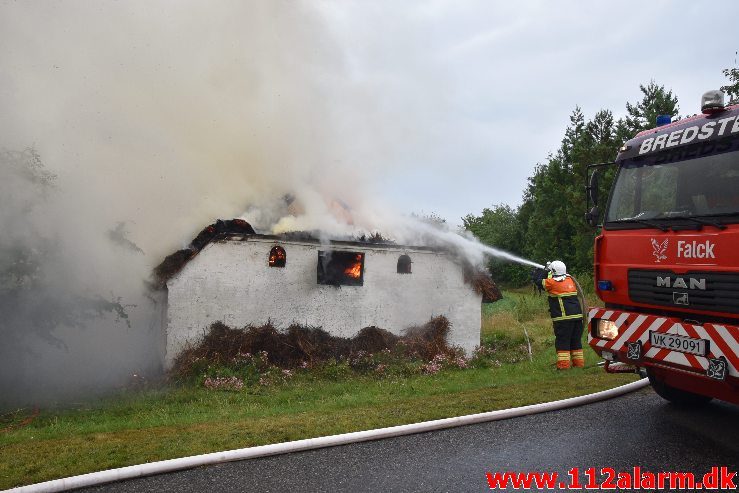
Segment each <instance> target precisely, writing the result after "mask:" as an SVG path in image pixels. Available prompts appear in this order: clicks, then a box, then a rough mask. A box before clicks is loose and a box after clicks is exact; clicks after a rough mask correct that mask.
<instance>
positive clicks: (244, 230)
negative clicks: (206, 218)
mask: <svg viewBox="0 0 739 493" xmlns="http://www.w3.org/2000/svg"><path fill="white" fill-rule="evenodd" d="M226 234H242V235H253V234H256V232H255V231H254V228H252V227H251V224H249V223H248V222H246V221H244V220H243V219H230V220H226V221H224V220H221V219H219V220H217V221H216V222H214V223H213V224H211V225H210V226H207V227H206V228H204V229H203V230H202V231H201V232H200V233H198V235H197V236H196V237H195V238H194V239H193V240H192V241H191V242H190V245H189V246H188V247H187V248H183V249H182V250H177V251H176V252H174V253H173V254H171V255H167V257H166V258H165V259H164V260H163V261H162V263H161V264H159V265H157V266H156V267H154V272H153V273H152V277H153V287H154V288H155V289H161V288H163V287H164V285H165V284H167V281H169V280H170V279H171V278H172V277H173V276H174V275H175V274H177V273H178V272H179V271H180V270H182V268H183V267H184V266H185V264H186V263H187V262H189V261H190V259H191V258H193V257H194V256H195V255H197V254H198V253H199V252H200V250H202V249H203V248H205V247H206V245H208V243H210V242H211V241H213V240H215V239H216V238H218V237H219V236H222V235H226Z"/></svg>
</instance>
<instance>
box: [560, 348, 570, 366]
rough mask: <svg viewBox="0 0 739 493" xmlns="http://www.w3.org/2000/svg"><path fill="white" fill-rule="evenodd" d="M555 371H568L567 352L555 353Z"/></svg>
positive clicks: (568, 353) (568, 359)
mask: <svg viewBox="0 0 739 493" xmlns="http://www.w3.org/2000/svg"><path fill="white" fill-rule="evenodd" d="M557 369H558V370H569V369H570V352H569V351H557Z"/></svg>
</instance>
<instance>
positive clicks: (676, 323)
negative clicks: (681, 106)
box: [586, 91, 739, 404]
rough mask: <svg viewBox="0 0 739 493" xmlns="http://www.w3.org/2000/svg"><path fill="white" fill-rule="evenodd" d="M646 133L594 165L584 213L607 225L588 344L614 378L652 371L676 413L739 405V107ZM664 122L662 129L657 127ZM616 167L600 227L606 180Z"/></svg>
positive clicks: (719, 104)
mask: <svg viewBox="0 0 739 493" xmlns="http://www.w3.org/2000/svg"><path fill="white" fill-rule="evenodd" d="M723 97H724V95H723V93H721V92H720V91H709V92H707V93H706V94H705V95H704V96H703V100H702V104H701V111H702V113H701V114H699V115H696V116H693V117H690V118H685V119H682V120H679V121H676V122H674V123H669V117H667V122H665V121H664V120H665V118H664V117H660V118H658V126H657V128H654V129H651V130H646V131H643V132H641V133H639V134H638V135H637V136H636V137H634V138H633V139H632V140H630V141H628V142H627V143H626V144H625V145H624V146H623V147H622V148H621V149H620V151H619V153H618V156H617V158H616V161H615V162H614V163H605V164H597V165H591V166H590V167H589V169H588V174H590V179H589V181H588V183H587V186H586V189H587V195H588V207H590V205H589V203H590V201H592V203H593V204H594V206H593V208H592V209H590V211H589V212H588V213H587V214H586V218H587V220H588V222H589V223H590V224H591V225H592V226H600V228H601V229H600V233H599V235H598V236H597V237H596V239H595V246H594V256H595V259H594V278H595V285H596V286H595V287H596V290H597V294H598V296H599V297H600V299H601V300H603V302H604V303H605V308H594V307H591V308H589V309H588V342H589V344H590V346H591V347H592V348H593V349H594V350H595V351H596V352H597V353H598V354H599V355H600V356H601V357H602V358H603V359H604V360H606V363H605V367H606V370H607V371H610V372H616V371H625V370H628V369H630V370H631V371H634V370H636V371H641V372H646V374H647V376H648V377H649V381H650V383H651V385H652V387H653V388H654V390H655V391H656V392H657V393H658V394H659V395H660V396H662V397H664V398H665V399H667V400H669V401H672V402H675V403H679V404H698V403H703V402H707V401H709V400H710V399H711V398H714V397H715V398H718V399H721V400H724V401H728V402H732V403H735V404H739V105H734V106H725V105H724V99H723ZM660 120H662V121H660ZM605 166H616V168H617V171H616V177H615V180H614V182H613V186H612V189H611V193H610V196H609V199H608V203H607V205H606V207H605V214H604V215H603V220H602V223H601V224H598V222H599V219H600V215H601V214H600V211H599V210H598V179H599V178H598V176H599V172H601V171H602V170H603V168H604V167H605Z"/></svg>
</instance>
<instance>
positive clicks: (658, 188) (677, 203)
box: [606, 152, 739, 227]
mask: <svg viewBox="0 0 739 493" xmlns="http://www.w3.org/2000/svg"><path fill="white" fill-rule="evenodd" d="M665 161H668V159H664V158H663V157H657V158H656V159H652V160H651V161H650V162H647V161H637V160H636V159H634V160H630V161H625V162H624V163H623V164H622V165H621V168H620V170H619V172H618V177H617V178H616V183H615V184H614V186H613V193H612V196H611V202H610V204H609V207H608V212H607V214H606V223H609V222H611V223H613V222H623V223H630V222H632V223H634V225H635V227H639V226H637V224H641V225H642V226H643V225H649V224H650V220H653V219H670V218H682V217H704V216H732V215H736V216H737V217H739V152H725V153H722V154H714V155H710V156H705V157H698V158H694V159H687V160H682V161H671V162H665Z"/></svg>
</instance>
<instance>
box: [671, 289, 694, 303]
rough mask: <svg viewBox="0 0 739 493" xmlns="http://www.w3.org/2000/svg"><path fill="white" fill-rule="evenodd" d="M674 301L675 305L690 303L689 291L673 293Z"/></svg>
mask: <svg viewBox="0 0 739 493" xmlns="http://www.w3.org/2000/svg"><path fill="white" fill-rule="evenodd" d="M672 303H673V304H675V305H689V304H690V303H688V293H675V292H673V293H672Z"/></svg>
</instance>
